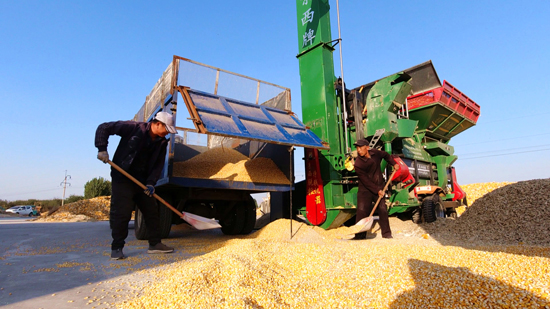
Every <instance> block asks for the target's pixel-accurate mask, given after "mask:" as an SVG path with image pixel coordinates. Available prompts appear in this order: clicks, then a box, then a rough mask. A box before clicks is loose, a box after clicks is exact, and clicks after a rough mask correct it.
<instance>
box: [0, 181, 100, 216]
mask: <svg viewBox="0 0 550 309" xmlns="http://www.w3.org/2000/svg"><path fill="white" fill-rule="evenodd" d="M109 195H111V182H110V181H108V180H106V179H105V178H103V177H98V178H94V179H92V180H90V181H88V182H87V183H86V184H85V185H84V195H71V196H69V197H68V198H66V199H65V202H64V204H70V203H74V202H77V201H80V200H87V199H91V198H94V197H98V196H109ZM61 202H62V200H61V199H60V198H54V199H49V200H39V199H28V200H15V201H8V200H0V210H6V209H8V208H10V207H13V206H18V205H35V206H41V207H42V209H41V211H42V212H44V211H49V210H52V209H56V208H59V207H60V206H61Z"/></svg>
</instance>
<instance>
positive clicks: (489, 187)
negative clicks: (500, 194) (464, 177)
mask: <svg viewBox="0 0 550 309" xmlns="http://www.w3.org/2000/svg"><path fill="white" fill-rule="evenodd" d="M513 183H514V182H483V183H472V184H468V185H462V186H461V188H462V189H463V190H464V191H465V192H466V198H467V200H468V205H472V204H473V203H474V202H475V201H476V200H477V199H478V198H480V197H482V196H484V195H485V194H487V193H489V192H492V191H494V190H496V189H498V188H502V187H504V186H507V185H510V184H513Z"/></svg>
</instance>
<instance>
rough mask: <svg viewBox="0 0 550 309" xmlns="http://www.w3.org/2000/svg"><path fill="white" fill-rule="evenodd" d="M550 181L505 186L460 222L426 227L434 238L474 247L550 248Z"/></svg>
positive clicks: (480, 201)
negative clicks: (518, 245)
mask: <svg viewBox="0 0 550 309" xmlns="http://www.w3.org/2000/svg"><path fill="white" fill-rule="evenodd" d="M548 218H550V179H535V180H529V181H520V182H516V183H511V184H508V185H505V186H501V187H499V188H498V189H495V190H493V191H491V192H489V193H487V194H485V195H483V196H481V197H479V198H477V199H476V200H475V202H474V203H473V204H471V206H470V207H468V208H467V209H466V211H465V212H464V213H463V214H462V215H461V216H460V217H458V218H457V219H456V220H437V221H435V222H433V223H430V224H425V225H423V226H424V228H425V229H426V230H428V231H429V232H430V234H433V235H434V236H435V235H437V237H440V238H443V239H446V240H448V239H454V240H462V241H467V242H470V243H479V244H483V243H491V244H530V245H545V246H549V245H550V221H549V220H548Z"/></svg>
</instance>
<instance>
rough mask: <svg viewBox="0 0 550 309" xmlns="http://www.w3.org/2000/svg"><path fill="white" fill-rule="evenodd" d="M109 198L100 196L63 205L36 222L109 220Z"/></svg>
mask: <svg viewBox="0 0 550 309" xmlns="http://www.w3.org/2000/svg"><path fill="white" fill-rule="evenodd" d="M110 209H111V197H110V196H100V197H96V198H92V199H88V200H81V201H77V202H74V203H69V204H65V205H63V207H61V208H59V209H58V210H57V211H55V212H53V213H52V214H51V215H49V216H44V215H43V216H41V217H40V218H39V219H36V220H37V221H62V222H69V221H71V222H75V221H78V222H81V221H96V220H109V210H110Z"/></svg>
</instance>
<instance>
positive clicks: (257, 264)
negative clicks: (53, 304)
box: [117, 219, 550, 308]
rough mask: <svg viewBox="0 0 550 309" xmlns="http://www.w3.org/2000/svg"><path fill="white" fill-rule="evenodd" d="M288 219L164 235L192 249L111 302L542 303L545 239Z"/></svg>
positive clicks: (548, 296)
mask: <svg viewBox="0 0 550 309" xmlns="http://www.w3.org/2000/svg"><path fill="white" fill-rule="evenodd" d="M289 224H290V221H289V220H286V219H281V220H278V221H275V222H272V223H271V224H269V225H267V226H266V227H264V228H263V229H262V230H260V231H258V232H256V233H254V234H251V235H249V236H247V237H243V238H242V239H231V238H229V237H225V236H219V237H220V239H217V242H216V241H214V242H213V240H215V239H213V238H212V237H206V238H203V239H201V238H200V235H201V234H200V233H195V232H191V233H189V234H187V235H185V236H184V237H182V238H180V239H169V240H167V241H166V242H167V243H168V244H170V245H172V246H175V247H176V249H177V250H181V251H182V252H184V253H185V252H193V253H195V254H197V255H196V256H195V257H193V258H190V259H187V258H186V259H181V260H177V261H175V262H174V263H171V264H166V265H164V266H162V267H158V268H153V269H149V270H144V271H143V272H142V273H141V274H142V275H144V274H145V275H147V278H151V277H150V275H152V276H153V277H155V276H156V279H155V280H153V281H151V282H150V284H148V285H147V286H146V287H144V289H143V290H142V291H141V293H139V294H137V295H135V297H133V298H130V299H127V300H126V301H122V302H119V303H118V304H117V307H118V308H505V307H508V308H545V306H546V308H550V286H548V282H550V270H549V268H548V263H549V259H550V248H548V247H523V246H515V247H499V246H487V247H485V250H472V249H465V248H461V247H457V246H441V245H440V244H438V243H437V242H435V241H433V239H427V240H425V239H420V238H419V239H418V243H417V244H404V243H400V242H398V241H396V239H393V240H382V239H380V240H363V241H349V240H334V239H332V238H331V237H327V235H325V234H323V231H321V230H319V229H315V228H312V227H310V226H307V225H304V224H301V223H298V222H296V221H294V222H293V232H294V236H293V238H292V239H289V237H290V235H289ZM315 234H317V235H315ZM192 238H194V239H192ZM201 241H202V242H203V245H201V246H197V242H201ZM209 244H213V245H212V246H211V245H209ZM198 248H201V249H202V250H203V253H198V252H196V251H193V250H197V249H198Z"/></svg>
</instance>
